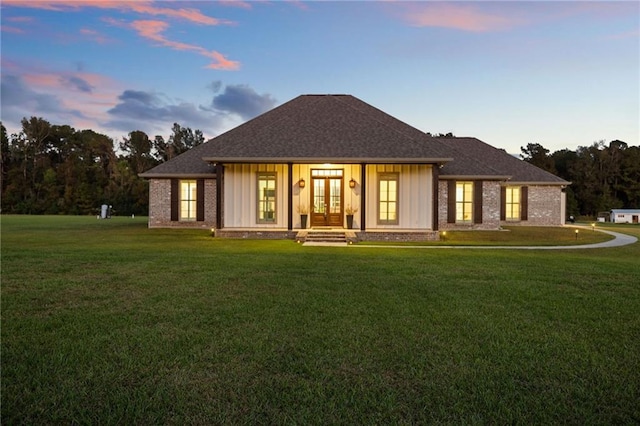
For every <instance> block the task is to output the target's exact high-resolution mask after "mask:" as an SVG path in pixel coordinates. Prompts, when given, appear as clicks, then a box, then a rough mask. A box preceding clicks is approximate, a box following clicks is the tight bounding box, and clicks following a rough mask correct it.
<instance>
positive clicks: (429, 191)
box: [366, 164, 433, 230]
mask: <svg viewBox="0 0 640 426" xmlns="http://www.w3.org/2000/svg"><path fill="white" fill-rule="evenodd" d="M432 167H433V166H431V165H429V164H406V165H405V164H403V165H398V164H376V165H368V166H367V170H366V176H367V182H366V183H367V198H366V200H367V223H366V225H367V230H375V229H411V230H413V229H432V223H433V220H432V218H433V208H432V206H433V204H432V203H433V168H432ZM382 173H397V174H398V189H399V191H400V193H399V197H398V224H393V225H389V224H379V223H378V201H379V200H378V198H379V194H378V180H379V176H380V174H382Z"/></svg>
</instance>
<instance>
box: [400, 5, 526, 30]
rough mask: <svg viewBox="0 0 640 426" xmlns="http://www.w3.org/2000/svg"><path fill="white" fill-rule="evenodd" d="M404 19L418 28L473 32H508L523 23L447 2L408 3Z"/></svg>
mask: <svg viewBox="0 0 640 426" xmlns="http://www.w3.org/2000/svg"><path fill="white" fill-rule="evenodd" d="M401 5H403V6H406V5H407V4H406V3H401ZM403 18H404V19H405V20H406V21H407V22H409V23H410V24H411V25H414V26H417V27H442V28H452V29H457V30H462V31H471V32H488V31H500V30H506V29H509V28H512V27H514V26H517V25H520V24H521V23H522V21H521V20H519V19H517V18H514V17H510V16H507V15H504V14H498V13H491V12H485V11H482V10H480V9H479V8H478V7H477V6H475V5H469V4H464V5H463V4H459V3H458V4H456V3H445V2H437V3H436V2H434V3H408V6H407V7H406V8H405V13H404V14H403Z"/></svg>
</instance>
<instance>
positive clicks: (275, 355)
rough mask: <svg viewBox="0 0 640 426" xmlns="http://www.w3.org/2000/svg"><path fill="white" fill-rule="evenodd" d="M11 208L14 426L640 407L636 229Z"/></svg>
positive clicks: (6, 270)
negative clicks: (512, 228) (595, 238)
mask: <svg viewBox="0 0 640 426" xmlns="http://www.w3.org/2000/svg"><path fill="white" fill-rule="evenodd" d="M1 220H2V224H1V225H2V247H1V248H2V336H1V337H2V340H1V347H2V396H1V398H2V423H3V424H75V423H78V424H323V425H324V424H350V425H351V424H416V423H449V424H460V423H463V424H468V423H472V424H485V423H492V424H505V423H516V424H531V423H533V424H549V423H568V424H634V423H638V422H640V404H638V402H639V401H640V244H638V243H636V244H634V245H631V246H626V247H620V248H609V249H588V250H587V249H584V250H575V251H572V250H560V251H518V250H481V249H474V248H469V249H463V250H410V249H403V250H398V249H392V248H373V247H371V248H367V247H361V248H358V249H354V248H352V247H344V248H334V247H303V246H300V245H297V244H295V243H294V242H292V241H248V240H223V239H213V238H211V237H210V236H209V232H208V231H207V230H148V229H146V224H145V222H144V218H137V219H135V220H132V219H125V218H114V219H112V220H105V221H98V220H96V219H94V218H88V217H16V216H3V217H2V218H1ZM608 229H612V230H616V231H619V232H625V233H629V234H633V235H636V236H640V227H638V226H631V225H629V226H620V227H612V226H609V228H608Z"/></svg>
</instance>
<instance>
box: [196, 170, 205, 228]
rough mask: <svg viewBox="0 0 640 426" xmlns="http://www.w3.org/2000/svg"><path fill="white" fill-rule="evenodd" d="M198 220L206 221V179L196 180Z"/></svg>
mask: <svg viewBox="0 0 640 426" xmlns="http://www.w3.org/2000/svg"><path fill="white" fill-rule="evenodd" d="M196 221H198V222H202V221H204V179H198V180H197V181H196Z"/></svg>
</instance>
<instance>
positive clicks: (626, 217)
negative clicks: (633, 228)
mask: <svg viewBox="0 0 640 426" xmlns="http://www.w3.org/2000/svg"><path fill="white" fill-rule="evenodd" d="M639 218H640V210H639V209H613V210H611V222H614V223H639V222H640V221H639V220H638V219H639Z"/></svg>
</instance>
